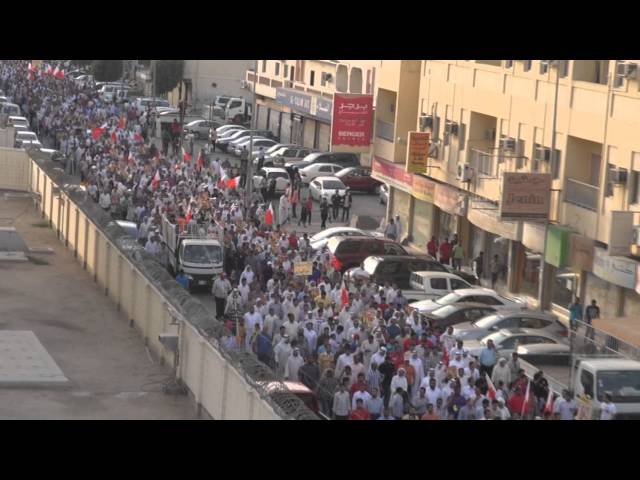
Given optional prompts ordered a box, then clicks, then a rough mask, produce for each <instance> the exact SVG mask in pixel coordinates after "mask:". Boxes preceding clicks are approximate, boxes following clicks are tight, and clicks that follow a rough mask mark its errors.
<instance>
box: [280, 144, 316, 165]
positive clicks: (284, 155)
mask: <svg viewBox="0 0 640 480" xmlns="http://www.w3.org/2000/svg"><path fill="white" fill-rule="evenodd" d="M315 151H316V150H314V149H313V148H308V147H300V146H298V145H288V146H287V148H283V149H282V150H279V151H277V152H274V153H273V155H271V158H270V160H271V161H273V164H274V165H277V166H284V165H285V164H287V163H288V162H295V161H298V160H302V159H304V158H306V157H307V156H308V155H310V154H311V153H314V152H315Z"/></svg>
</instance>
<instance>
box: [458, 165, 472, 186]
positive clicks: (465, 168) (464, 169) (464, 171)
mask: <svg viewBox="0 0 640 480" xmlns="http://www.w3.org/2000/svg"><path fill="white" fill-rule="evenodd" d="M457 177H458V180H459V181H461V182H470V181H471V178H472V177H473V168H471V165H469V164H468V163H459V164H458V175H457Z"/></svg>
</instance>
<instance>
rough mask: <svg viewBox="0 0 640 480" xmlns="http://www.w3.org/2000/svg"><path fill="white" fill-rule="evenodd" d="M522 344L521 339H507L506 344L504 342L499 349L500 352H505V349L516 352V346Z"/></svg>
mask: <svg viewBox="0 0 640 480" xmlns="http://www.w3.org/2000/svg"><path fill="white" fill-rule="evenodd" d="M520 343H521V342H520V338H518V337H511V338H507V339H506V340H505V341H504V342H502V343H501V344H500V345H498V346H497V347H498V349H499V350H505V349H509V350H512V349H513V350H515V348H516V345H519V344H520Z"/></svg>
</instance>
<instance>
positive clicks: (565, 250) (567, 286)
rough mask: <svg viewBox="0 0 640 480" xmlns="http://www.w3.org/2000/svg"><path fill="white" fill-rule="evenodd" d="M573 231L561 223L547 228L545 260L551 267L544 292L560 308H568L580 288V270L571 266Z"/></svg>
mask: <svg viewBox="0 0 640 480" xmlns="http://www.w3.org/2000/svg"><path fill="white" fill-rule="evenodd" d="M572 235H573V232H572V230H571V229H569V228H567V227H563V226H561V225H549V228H548V230H547V251H546V255H545V261H546V263H547V264H548V265H550V266H551V267H552V268H551V269H550V271H549V276H548V277H547V278H548V279H549V280H548V283H547V285H548V287H547V288H550V291H548V292H545V295H547V296H548V298H549V300H550V302H551V303H552V304H555V305H556V306H558V307H561V308H565V309H566V308H568V307H569V305H570V304H571V302H572V301H573V298H574V297H575V296H576V295H577V294H578V292H579V289H580V276H581V274H580V272H575V271H574V270H573V269H572V268H571V237H572Z"/></svg>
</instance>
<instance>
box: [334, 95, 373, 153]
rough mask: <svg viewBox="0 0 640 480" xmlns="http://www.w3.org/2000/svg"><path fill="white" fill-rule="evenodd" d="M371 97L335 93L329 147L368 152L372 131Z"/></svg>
mask: <svg viewBox="0 0 640 480" xmlns="http://www.w3.org/2000/svg"><path fill="white" fill-rule="evenodd" d="M372 127H373V95H358V94H346V93H335V94H334V95H333V121H332V122H331V146H332V150H333V146H334V145H341V146H345V147H356V148H357V147H360V148H363V149H365V150H369V145H371V133H372V130H373V128H372Z"/></svg>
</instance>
